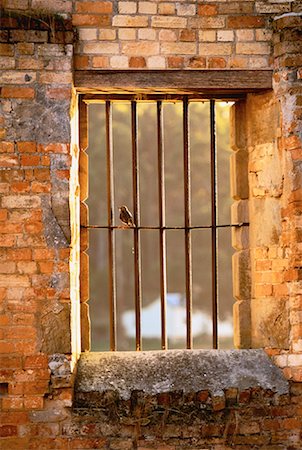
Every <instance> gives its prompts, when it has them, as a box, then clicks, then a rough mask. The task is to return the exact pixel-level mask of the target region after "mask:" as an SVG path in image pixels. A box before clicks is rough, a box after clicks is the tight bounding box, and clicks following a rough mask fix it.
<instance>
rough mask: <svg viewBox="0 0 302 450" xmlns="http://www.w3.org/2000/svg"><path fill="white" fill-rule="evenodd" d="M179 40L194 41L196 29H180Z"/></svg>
mask: <svg viewBox="0 0 302 450" xmlns="http://www.w3.org/2000/svg"><path fill="white" fill-rule="evenodd" d="M179 40H180V41H183V42H194V41H195V40H196V31H195V30H181V32H180V36H179Z"/></svg>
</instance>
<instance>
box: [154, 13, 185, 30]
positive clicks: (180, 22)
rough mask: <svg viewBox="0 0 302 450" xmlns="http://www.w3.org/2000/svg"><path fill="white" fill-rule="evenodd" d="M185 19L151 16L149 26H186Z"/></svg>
mask: <svg viewBox="0 0 302 450" xmlns="http://www.w3.org/2000/svg"><path fill="white" fill-rule="evenodd" d="M186 25H187V19H185V18H184V17H164V16H154V17H152V22H151V26H152V27H155V28H186Z"/></svg>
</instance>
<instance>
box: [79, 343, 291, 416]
mask: <svg viewBox="0 0 302 450" xmlns="http://www.w3.org/2000/svg"><path fill="white" fill-rule="evenodd" d="M251 389H252V390H257V391H259V390H262V391H266V392H270V393H271V396H274V395H275V394H276V395H277V396H282V395H284V394H288V389H289V388H288V383H287V381H286V380H285V378H284V377H283V375H282V372H281V371H280V370H279V369H278V368H277V367H276V366H274V365H273V364H272V362H271V360H270V359H269V357H268V356H267V355H266V353H265V352H264V351H263V350H227V351H226V350H193V351H192V350H170V351H167V352H160V351H154V352H116V353H83V354H82V356H81V358H80V361H79V364H78V371H77V379H76V386H75V403H74V406H75V407H76V408H99V407H100V408H103V407H104V406H106V404H107V403H108V401H109V398H110V402H120V401H128V400H130V399H131V398H132V397H133V394H135V395H137V393H140V395H142V396H154V397H158V396H160V395H162V394H172V396H173V395H174V394H175V393H178V394H179V393H182V395H185V396H187V395H188V396H189V397H191V396H192V395H193V396H194V395H195V396H196V395H197V396H198V395H199V394H200V393H201V392H207V393H208V395H209V396H210V397H212V398H219V397H224V396H225V393H226V391H230V390H232V391H233V393H234V392H238V393H240V392H243V391H247V390H251ZM233 396H234V394H233ZM235 397H236V398H234V401H235V402H236V401H237V395H235Z"/></svg>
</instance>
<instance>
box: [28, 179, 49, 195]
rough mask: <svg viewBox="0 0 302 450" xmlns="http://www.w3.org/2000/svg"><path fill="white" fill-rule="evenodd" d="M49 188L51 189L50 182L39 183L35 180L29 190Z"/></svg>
mask: <svg viewBox="0 0 302 450" xmlns="http://www.w3.org/2000/svg"><path fill="white" fill-rule="evenodd" d="M50 190H51V184H50V183H39V182H37V181H34V182H33V183H32V185H31V191H32V192H35V193H37V192H38V193H40V192H41V193H43V192H50Z"/></svg>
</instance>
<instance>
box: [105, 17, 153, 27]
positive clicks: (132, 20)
mask: <svg viewBox="0 0 302 450" xmlns="http://www.w3.org/2000/svg"><path fill="white" fill-rule="evenodd" d="M112 25H113V26H114V27H127V28H128V27H129V28H135V27H138V28H142V27H147V26H148V17H145V16H127V15H125V16H123V15H118V16H114V17H113V20H112Z"/></svg>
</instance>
